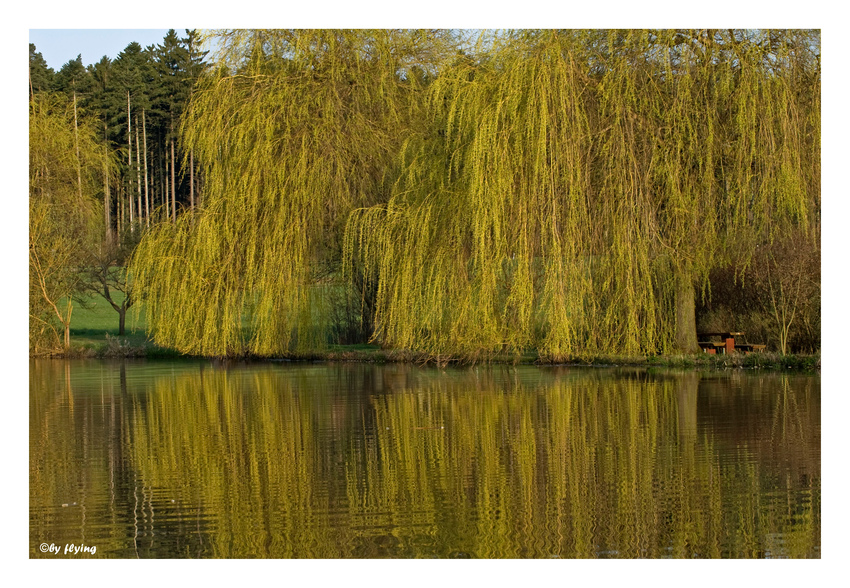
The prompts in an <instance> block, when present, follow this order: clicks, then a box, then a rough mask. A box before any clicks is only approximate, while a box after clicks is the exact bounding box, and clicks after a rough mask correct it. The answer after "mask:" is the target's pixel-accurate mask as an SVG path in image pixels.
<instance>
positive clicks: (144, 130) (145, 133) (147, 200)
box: [142, 109, 151, 226]
mask: <svg viewBox="0 0 850 588" xmlns="http://www.w3.org/2000/svg"><path fill="white" fill-rule="evenodd" d="M142 147H144V148H145V221H146V222H145V224H146V225H147V226H151V204H150V197H149V195H148V130H147V125H146V124H145V110H144V109H142Z"/></svg>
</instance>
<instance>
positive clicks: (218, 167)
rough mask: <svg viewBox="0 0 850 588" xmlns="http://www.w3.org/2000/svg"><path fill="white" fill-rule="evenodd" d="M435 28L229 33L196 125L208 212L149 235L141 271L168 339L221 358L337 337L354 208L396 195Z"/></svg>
mask: <svg viewBox="0 0 850 588" xmlns="http://www.w3.org/2000/svg"><path fill="white" fill-rule="evenodd" d="M443 37H446V38H448V37H449V35H448V34H446V33H440V34H426V33H424V32H421V31H392V30H381V31H295V32H292V31H222V32H218V33H216V34H215V35H213V39H214V41H215V42H217V43H218V44H220V45H221V47H222V51H221V53H220V55H219V60H218V64H217V67H215V68H213V71H212V73H210V74H209V75H207V76H206V77H204V78H203V79H201V80H200V82H199V84H198V86H197V87H196V88H195V89H194V90H193V95H192V102H191V104H190V106H189V109H188V114H187V116H186V118H185V120H184V122H183V127H182V140H183V143H184V151H185V152H187V153H188V152H193V153H194V157H195V159H196V161H199V162H200V165H201V166H202V169H203V177H204V191H203V203H204V207H203V210H202V211H201V212H200V213H199V214H195V215H184V217H183V218H182V220H181V221H178V222H177V223H176V226H170V225H162V226H159V227H157V228H156V229H154V230H153V231H151V233H150V234H149V235H148V236H146V237H145V238H144V239H143V241H142V242H141V244H140V245H139V248H138V250H137V252H136V255H135V258H134V261H133V264H132V271H133V273H134V277H135V280H136V283H137V286H138V287H139V288H140V289H141V290H142V291H143V292H144V295H145V300H146V304H147V307H146V313H147V314H146V316H147V324H148V326H149V328H150V329H151V331H152V333H153V336H154V338H155V340H156V341H157V342H158V343H160V344H164V345H168V346H172V347H175V348H177V349H179V350H181V351H184V352H189V353H198V354H206V355H219V356H223V355H232V354H241V353H251V354H258V355H274V354H280V353H284V352H287V351H291V350H307V349H312V348H316V347H321V346H323V345H324V344H325V343H326V337H327V334H326V333H327V328H328V324H327V323H328V315H329V308H328V305H329V300H330V298H331V294H333V293H334V291H335V289H337V290H338V289H339V288H341V287H342V286H340V285H339V283H338V282H339V277H337V276H338V271H337V269H336V268H337V267H338V265H339V261H340V256H341V253H340V251H341V245H340V242H341V234H342V231H343V225H344V222H345V220H346V218H347V215H348V213H349V211H350V210H352V209H353V208H357V207H362V206H370V205H373V204H375V203H377V202H380V201H382V200H384V199H385V197H383V196H382V194H383V192H384V191H385V188H384V183H385V180H386V179H387V178H388V177H391V176H392V174H393V163H392V162H393V160H394V158H395V155H396V153H397V151H398V149H399V146H400V144H401V140H402V138H403V137H404V136H405V135H406V134H407V133H408V132H409V129H410V128H411V127H412V126H415V125H416V124H417V121H418V120H420V119H421V116H418V114H417V113H418V111H419V110H420V109H421V106H420V105H421V99H420V98H419V94H420V88H421V86H422V83H423V80H425V79H426V78H427V77H428V76H429V75H432V74H433V64H434V63H435V62H437V61H438V60H439V59H440V58H441V55H442V52H443V51H444V50H445V49H444V47H446V46H447V44H446V42H445V41H443Z"/></svg>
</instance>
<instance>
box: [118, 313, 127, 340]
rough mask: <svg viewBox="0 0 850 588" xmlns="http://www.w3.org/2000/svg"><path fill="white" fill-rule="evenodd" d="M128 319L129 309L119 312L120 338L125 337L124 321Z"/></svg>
mask: <svg viewBox="0 0 850 588" xmlns="http://www.w3.org/2000/svg"><path fill="white" fill-rule="evenodd" d="M126 318H127V309H126V308H121V309H119V310H118V336H119V337H123V336H124V320H125V319H126Z"/></svg>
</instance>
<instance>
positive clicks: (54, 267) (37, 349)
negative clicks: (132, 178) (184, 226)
mask: <svg viewBox="0 0 850 588" xmlns="http://www.w3.org/2000/svg"><path fill="white" fill-rule="evenodd" d="M78 115H79V116H78ZM97 137H98V132H97V130H96V128H95V127H94V126H93V125H92V124H91V123H90V121H89V120H88V119H87V118H86V117H84V116H83V115H82V113H79V112H78V110H77V108H76V103H75V102H72V101H69V100H68V99H67V98H66V97H64V96H59V95H53V94H44V93H43V94H38V95H35V96H33V98H32V100H31V101H30V112H29V312H30V328H29V331H30V352H32V353H49V352H53V351H57V350H60V349H63V348H64V349H66V350H67V349H68V347H69V346H70V325H71V316H72V312H73V305H72V301H71V300H72V299H71V297H72V295H74V294H75V293H76V292H77V290H78V289H79V287H80V284H81V281H82V278H83V276H82V274H81V272H80V268H81V266H82V265H83V263H84V261H85V259H86V256H87V253H88V251H89V250H91V249H93V248H94V247H96V245H97V243H99V240H100V238H101V237H102V235H103V228H102V225H101V223H100V222H99V219H100V218H102V208H101V205H100V204H99V201H98V199H97V197H98V196H100V195H101V194H102V189H103V182H104V174H105V173H109V169H110V165H111V159H110V156H109V154H108V152H107V149H106V147H105V146H104V145H103V144H102V143H100V142H99V141H98V138H97ZM60 333H62V335H60Z"/></svg>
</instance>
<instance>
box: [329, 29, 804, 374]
mask: <svg viewBox="0 0 850 588" xmlns="http://www.w3.org/2000/svg"><path fill="white" fill-rule="evenodd" d="M484 45H486V47H487V50H486V51H484V52H483V53H480V54H479V55H478V57H476V58H469V59H458V60H456V61H455V63H454V64H453V65H452V66H451V67H447V68H446V69H445V70H444V71H442V72H441V75H440V76H439V78H438V79H437V80H436V81H435V83H434V84H432V85H431V86H430V88H429V92H428V103H427V105H428V109H429V116H430V119H429V122H430V126H429V127H428V129H426V130H425V131H423V132H421V133H417V134H413V135H411V137H410V138H409V139H408V140H407V141H406V142H405V144H404V147H403V149H402V151H401V159H402V173H401V175H400V177H399V179H398V180H397V182H396V183H395V185H394V189H393V193H392V196H391V198H390V200H389V201H388V202H387V203H386V204H378V205H376V206H373V207H370V208H364V209H360V210H358V211H355V212H354V213H353V214H352V215H351V217H350V220H349V224H348V227H347V233H346V234H347V238H346V252H347V255H348V256H349V257H353V256H354V255H359V256H361V257H362V258H364V259H366V260H369V261H370V262H371V265H370V266H369V270H370V273H369V276H370V278H371V279H372V280H373V283H374V284H375V285H376V288H377V302H376V313H375V322H376V325H377V331H376V337H377V338H378V339H379V340H381V341H383V342H384V343H385V344H389V345H392V346H398V347H405V348H412V349H422V350H426V351H428V352H431V353H435V354H441V353H443V354H454V355H460V356H467V357H469V356H476V355H478V354H480V353H482V352H483V353H491V352H494V351H499V350H512V351H515V352H519V351H521V350H523V349H527V348H537V349H538V350H539V351H540V352H541V354H543V355H548V356H551V357H565V356H569V355H572V354H582V353H593V352H605V353H611V352H614V353H657V352H670V351H673V350H679V351H694V350H696V349H697V345H696V332H695V321H694V299H695V296H696V295H697V292H702V293H707V292H706V290H707V288H706V286H707V275H708V271H709V270H710V269H711V268H712V267H713V266H714V265H715V264H718V263H722V262H723V261H724V260H725V259H728V258H729V257H730V256H737V257H742V258H743V259H746V257H747V255H748V254H749V252H750V251H751V250H752V249H753V248H754V246H755V244H757V243H759V242H763V241H765V240H770V239H772V238H773V236H775V235H776V234H777V233H779V232H781V231H783V230H786V229H787V228H788V227H790V226H792V225H797V226H802V227H808V226H810V225H811V223H812V222H815V221H816V219H815V217H816V216H817V214H818V210H819V199H820V185H819V173H820V168H819V134H820V118H819V110H820V98H819V84H820V70H819V37H818V35H817V34H816V33H807V32H772V31H767V32H741V31H723V32H715V31H709V32H676V31H660V32H649V31H615V32H606V31H572V32H560V31H543V32H528V31H521V32H510V33H507V34H504V35H497V36H495V37H494V38H491V39H487V43H485V44H484Z"/></svg>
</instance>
